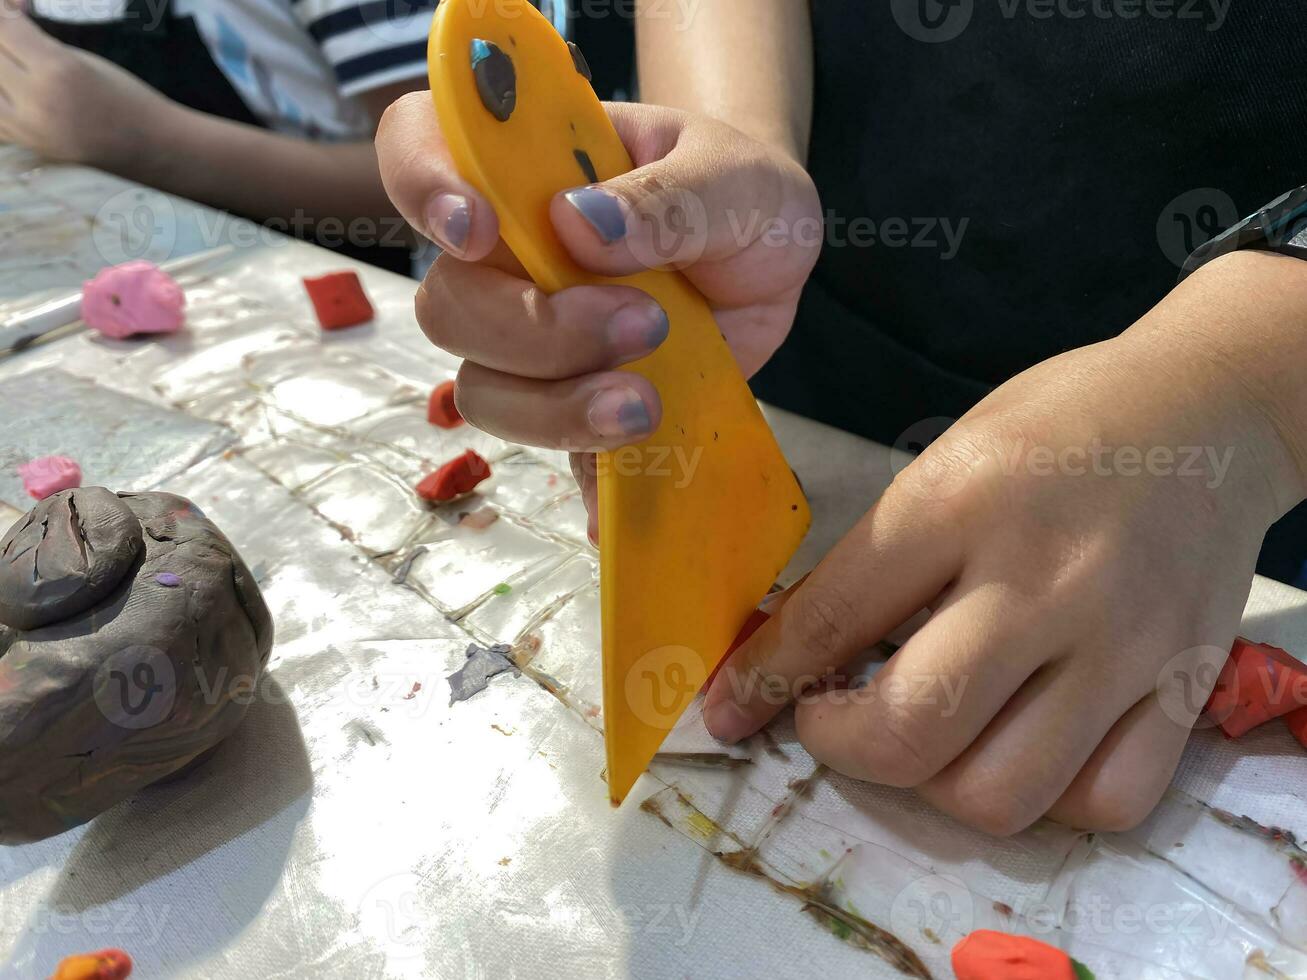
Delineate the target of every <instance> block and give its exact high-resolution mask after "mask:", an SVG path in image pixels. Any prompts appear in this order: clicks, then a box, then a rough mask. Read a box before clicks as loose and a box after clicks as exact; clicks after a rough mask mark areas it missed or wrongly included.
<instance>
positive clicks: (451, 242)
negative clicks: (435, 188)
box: [426, 194, 472, 255]
mask: <svg viewBox="0 0 1307 980" xmlns="http://www.w3.org/2000/svg"><path fill="white" fill-rule="evenodd" d="M426 218H427V234H428V235H429V236H430V237H431V238H433V239H435V241H436V244H438V245H439V246H440V247H441V248H443V249H445V250H446V251H448V252H453V253H454V254H455V255H462V254H463V252H464V251H465V250H466V249H467V239H468V235H469V234H470V233H471V231H472V205H471V202H469V201H468V199H467V198H465V197H464V196H463V195H462V194H437V195H436V196H435V198H433V199H432V201H431V203H430V204H429V205H427V214H426Z"/></svg>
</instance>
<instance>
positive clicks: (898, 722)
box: [855, 710, 940, 789]
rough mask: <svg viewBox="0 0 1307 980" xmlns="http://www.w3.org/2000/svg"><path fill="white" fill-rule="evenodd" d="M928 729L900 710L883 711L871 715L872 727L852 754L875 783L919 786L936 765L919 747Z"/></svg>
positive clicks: (926, 742)
mask: <svg viewBox="0 0 1307 980" xmlns="http://www.w3.org/2000/svg"><path fill="white" fill-rule="evenodd" d="M929 734H930V733H929V732H927V731H923V726H922V724H921V722H920V721H919V720H918V719H917V718H916V717H915V716H913V715H911V714H908V713H905V712H902V711H895V710H891V711H886V712H883V713H880V714H878V715H877V716H876V718H875V727H874V729H873V731H871V732H869V733H868V735H867V737H865V738H864V739H863V740H862V744H861V745H860V746H859V747H858V748H857V750H856V752H855V757H856V758H857V759H858V761H859V763H860V764H861V765H863V766H864V767H865V768H866V771H867V772H869V773H871V774H872V775H873V777H874V779H875V781H876V782H878V783H883V784H884V785H886V786H897V787H900V788H904V789H906V788H909V787H912V786H920V785H921V784H922V783H924V782H926V780H928V779H930V778H931V777H932V776H934V775H935V773H936V772H938V771H939V769H940V763H938V762H936V761H935V760H933V759H931V758H930V757H929V755H928V754H927V753H926V752H925V751H924V750H923V749H922V746H924V745H928V744H929V741H928V738H929Z"/></svg>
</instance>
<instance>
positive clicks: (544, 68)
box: [430, 0, 810, 802]
mask: <svg viewBox="0 0 1307 980" xmlns="http://www.w3.org/2000/svg"><path fill="white" fill-rule="evenodd" d="M430 67H431V90H432V93H433V97H434V99H435V103H436V112H437V115H438V116H439V119H440V127H441V130H442V131H443V133H444V136H445V140H446V142H447V143H448V145H449V148H450V152H451V153H452V155H453V158H454V163H455V165H456V166H457V167H458V169H459V172H460V173H461V174H462V176H463V178H464V179H465V180H467V181H468V182H469V183H470V184H472V186H474V187H475V188H476V189H477V190H478V191H480V192H481V193H482V194H483V195H484V196H485V197H486V198H487V199H488V200H489V201H490V203H491V204H492V205H493V206H494V208H495V212H496V213H497V214H498V216H499V227H500V233H501V235H502V236H503V238H504V241H505V242H506V243H507V244H508V246H509V248H511V249H512V251H513V253H514V254H515V255H516V256H517V258H518V260H519V261H520V262H521V263H522V265H523V266H524V267H525V268H526V270H527V272H528V273H529V274H530V275H531V277H532V278H533V279H534V280H535V282H536V284H537V285H539V286H540V287H541V288H542V289H544V290H545V291H547V292H550V293H553V292H556V291H558V290H560V289H565V288H567V287H571V286H580V285H586V284H594V283H603V282H616V283H621V284H623V285H629V286H634V287H636V288H639V289H642V290H644V291H645V292H647V293H648V294H649V295H651V296H652V297H654V299H656V300H657V301H658V302H659V303H660V304H661V305H662V308H663V309H664V310H665V311H666V312H667V315H668V319H669V320H670V323H671V333H670V335H669V337H668V338H667V340H666V341H665V342H664V343H663V344H662V346H661V347H659V349H658V350H657V351H655V352H654V353H653V354H651V355H650V356H648V357H647V358H644V359H643V360H640V361H637V362H635V363H633V364H630V365H628V366H627V368H626V369H627V370H631V371H635V372H638V373H639V374H642V375H644V376H645V377H646V378H648V379H649V380H650V381H651V382H653V384H654V385H655V386H657V388H658V391H659V393H660V394H661V396H662V403H663V417H662V424H661V425H660V427H659V429H658V431H657V432H655V433H654V434H653V435H652V436H650V437H649V438H648V439H647V440H646V441H645V442H643V443H641V444H640V445H639V446H635V447H627V448H626V449H623V450H619V451H617V452H616V453H611V454H601V456H600V457H599V461H598V470H599V472H598V476H599V541H600V573H599V580H600V594H601V603H602V624H603V670H604V732H605V740H606V743H607V749H608V790H609V794H610V795H611V797H612V799H613V801H614V802H621V800H622V798H623V797H625V796H626V794H627V792H628V791H629V790H630V788H631V786H632V785H633V784H634V783H635V781H636V779H637V778H638V777H639V775H640V773H642V772H643V771H644V770H645V768H646V767H647V766H648V765H649V761H650V760H651V759H652V758H653V756H654V753H655V752H657V751H658V747H659V746H660V745H661V744H662V741H663V739H664V737H665V736H666V735H667V733H668V732H669V731H670V730H671V729H672V727H673V726H674V725H675V723H676V720H677V719H678V718H679V717H680V716H681V713H682V712H683V711H684V710H685V708H686V707H687V706H688V705H689V704H690V702H691V701H692V700H693V699H694V697H695V694H696V693H697V692H698V691H699V689H700V688H701V687H702V685H703V683H704V681H705V680H706V679H707V678H708V676H709V674H710V673H711V672H712V670H713V669H714V668H715V667H716V666H717V664H718V663H719V662H720V661H721V659H722V657H723V656H724V655H725V652H726V650H727V648H728V646H729V645H730V643H731V640H732V639H733V638H734V637H735V635H736V633H737V632H738V631H739V629H740V627H741V626H742V625H743V624H744V622H745V620H746V619H747V618H748V616H749V614H750V613H751V612H752V611H753V609H754V608H755V606H756V605H757V603H758V602H759V600H761V599H762V597H763V596H764V595H766V593H767V590H768V589H769V588H770V587H771V585H772V583H773V582H775V580H776V577H777V576H778V575H779V573H780V572H781V570H782V569H783V568H784V567H785V565H786V564H787V563H788V562H789V559H790V557H791V556H792V555H793V554H794V551H795V549H797V548H798V546H799V543H800V542H801V541H802V540H803V536H804V534H805V533H806V532H807V530H808V524H809V521H810V514H809V511H808V504H807V501H806V500H804V498H803V492H802V491H801V490H800V489H799V485H798V481H797V480H796V479H795V477H794V474H793V473H792V472H791V471H790V468H789V466H788V465H787V464H786V462H785V457H784V456H783V455H782V454H781V450H780V447H779V446H777V444H776V439H775V437H774V436H773V435H772V433H771V430H770V429H769V428H768V427H767V423H766V421H765V420H764V419H763V417H762V413H761V412H760V411H759V409H758V404H757V402H756V401H754V398H753V395H752V394H751V393H750V391H749V387H748V385H747V384H746V383H745V380H744V377H743V376H742V375H741V374H740V369H739V368H738V367H737V366H736V363H735V360H734V358H733V357H732V356H731V352H730V350H729V348H728V347H727V346H726V342H725V340H724V339H723V338H722V335H721V333H720V331H719V330H718V328H717V323H716V321H715V320H714V319H713V315H712V311H711V310H710V309H709V307H708V304H707V302H706V301H705V300H704V298H703V296H701V295H700V294H699V292H698V291H697V290H696V289H695V288H694V287H693V286H692V285H691V284H690V283H689V281H687V280H686V279H685V278H684V277H683V276H682V275H680V274H679V273H677V272H668V271H649V272H642V273H640V274H639V275H634V276H628V277H624V278H621V279H603V278H601V277H599V276H596V275H594V274H593V273H589V272H586V271H585V270H583V269H581V268H580V267H579V266H577V265H576V263H575V262H573V261H572V259H571V257H570V256H569V254H568V252H567V250H566V249H565V248H564V247H563V246H562V244H561V243H560V242H559V241H558V238H557V236H556V235H555V233H554V229H553V225H552V224H551V222H550V219H549V205H550V202H551V201H552V200H553V198H554V197H555V195H557V194H558V193H560V192H561V191H565V190H569V189H571V188H574V187H579V186H583V185H585V184H591V183H597V182H600V181H604V180H610V179H612V178H614V177H617V176H619V175H621V174H624V173H627V172H628V171H630V170H631V169H633V165H632V163H631V159H630V157H629V156H628V155H627V152H626V149H625V147H624V146H623V145H622V141H621V139H620V138H619V137H618V135H617V131H616V130H615V129H613V126H612V123H611V122H609V119H608V115H607V113H606V112H605V111H604V109H603V106H602V105H601V104H600V102H599V99H598V98H597V97H596V96H595V94H594V91H593V90H592V89H591V87H590V81H589V72H588V70H587V69H586V66H585V59H584V58H583V57H582V56H581V54H580V52H579V51H578V50H577V49H576V47H575V46H574V45H569V44H568V43H567V42H566V41H564V40H563V38H562V37H561V36H560V35H559V34H558V32H557V31H556V30H555V29H554V27H553V26H552V25H551V24H550V23H549V21H548V20H546V19H545V18H544V17H543V16H542V15H541V14H540V13H539V12H537V11H536V9H535V8H534V7H533V6H532V5H531V4H530V3H529V2H527V0H443V2H442V3H441V4H440V6H439V7H438V8H437V10H436V16H435V23H434V26H433V27H432V32H431V46H430Z"/></svg>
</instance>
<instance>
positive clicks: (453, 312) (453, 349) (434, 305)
mask: <svg viewBox="0 0 1307 980" xmlns="http://www.w3.org/2000/svg"><path fill="white" fill-rule="evenodd" d="M448 274H449V268H448V262H447V261H446V260H445V258H444V256H441V258H439V259H437V260H436V262H435V264H434V265H433V266H432V267H431V271H430V272H429V273H428V274H427V279H426V282H424V283H423V284H422V287H421V288H420V289H419V290H418V293H417V298H416V299H415V300H414V303H413V312H414V315H415V316H416V317H417V321H418V325H419V326H420V327H421V328H422V332H423V333H425V334H426V335H427V339H428V340H430V341H431V342H432V343H433V344H435V345H436V346H437V347H439V348H441V349H442V350H447V351H449V352H450V353H453V354H459V353H461V352H460V350H459V349H458V344H457V339H456V336H455V332H454V329H453V327H454V323H455V322H456V319H457V317H458V309H459V304H458V300H457V299H456V298H455V294H454V293H453V292H452V291H451V290H450V289H449V288H448V284H447V282H446V278H447V276H448Z"/></svg>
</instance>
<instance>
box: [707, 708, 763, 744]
mask: <svg viewBox="0 0 1307 980" xmlns="http://www.w3.org/2000/svg"><path fill="white" fill-rule="evenodd" d="M703 723H704V724H705V725H706V726H708V734H710V735H711V736H712V737H713V738H715V739H717V741H719V742H725V743H726V744H728V745H733V744H734V743H736V742H738V741H739V740H740V739H742V738H746V737H748V736H749V735H751V734H753V723H752V721H751V720H750V719H749V716H748V715H746V714H745V713H744V709H743V708H741V707H740V706H739V705H738V704H736V703H735V702H734V701H731V700H729V699H728V700H725V701H714V702H713V703H711V704H708V705H705V706H704V709H703Z"/></svg>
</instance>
